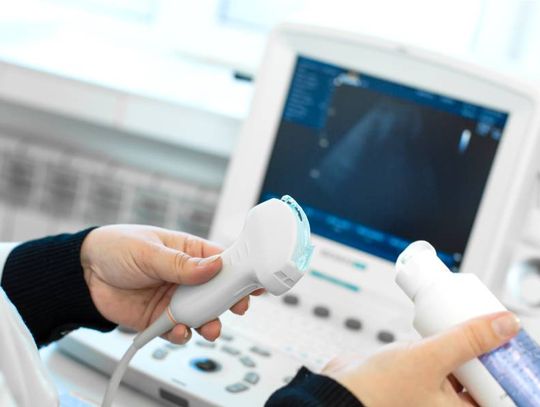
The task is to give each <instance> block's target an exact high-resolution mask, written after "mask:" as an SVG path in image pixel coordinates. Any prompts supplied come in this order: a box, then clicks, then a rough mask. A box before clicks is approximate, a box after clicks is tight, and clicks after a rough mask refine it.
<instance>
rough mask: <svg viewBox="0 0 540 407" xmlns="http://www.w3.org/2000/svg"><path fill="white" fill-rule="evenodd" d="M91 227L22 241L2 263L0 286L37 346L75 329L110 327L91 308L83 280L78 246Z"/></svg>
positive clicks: (105, 329)
mask: <svg viewBox="0 0 540 407" xmlns="http://www.w3.org/2000/svg"><path fill="white" fill-rule="evenodd" d="M93 229H94V228H90V229H86V230H84V231H82V232H79V233H75V234H63V235H58V236H52V237H46V238H43V239H38V240H33V241H30V242H26V243H23V244H21V245H19V246H17V247H16V248H15V249H14V250H13V251H12V252H11V253H10V255H9V257H8V259H7V261H6V264H5V266H4V274H3V276H2V287H3V288H4V291H5V292H6V294H7V296H8V297H9V299H10V300H11V302H12V303H13V304H14V305H15V307H16V308H17V310H18V311H19V313H20V314H21V316H22V319H23V321H24V322H25V324H26V325H27V326H28V329H29V330H30V332H31V333H32V335H33V337H34V340H35V341H36V343H37V345H38V346H42V345H45V344H47V343H49V342H52V341H54V340H56V339H59V338H60V337H61V336H63V335H65V334H66V333H68V332H70V331H71V330H73V329H76V328H78V327H81V326H85V327H89V328H94V329H98V330H101V331H107V330H112V329H113V328H114V327H115V324H113V323H112V322H110V321H108V320H106V319H105V318H103V317H102V316H101V314H100V313H99V312H98V310H97V309H96V307H95V305H94V303H93V302H92V298H91V296H90V292H89V290H88V286H87V285H86V281H85V280H84V274H83V269H82V266H81V260H80V252H81V246H82V243H83V241H84V239H85V238H86V236H87V235H88V234H89V233H90V232H91V231H92V230H93Z"/></svg>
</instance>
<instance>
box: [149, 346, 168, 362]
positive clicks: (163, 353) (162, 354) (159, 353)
mask: <svg viewBox="0 0 540 407" xmlns="http://www.w3.org/2000/svg"><path fill="white" fill-rule="evenodd" d="M168 354H169V352H168V351H167V349H163V348H157V349H156V350H155V351H154V352H153V353H152V357H153V358H154V359H156V360H163V359H165V358H166V357H167V355H168Z"/></svg>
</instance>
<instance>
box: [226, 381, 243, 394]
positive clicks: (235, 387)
mask: <svg viewBox="0 0 540 407" xmlns="http://www.w3.org/2000/svg"><path fill="white" fill-rule="evenodd" d="M247 389H249V387H248V386H246V385H245V384H244V383H234V384H229V385H228V386H227V387H225V390H227V391H228V392H229V393H240V392H242V391H245V390H247Z"/></svg>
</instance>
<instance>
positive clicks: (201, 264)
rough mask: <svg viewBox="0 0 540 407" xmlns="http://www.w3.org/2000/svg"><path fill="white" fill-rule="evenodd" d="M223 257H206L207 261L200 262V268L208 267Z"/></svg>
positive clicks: (217, 255)
mask: <svg viewBox="0 0 540 407" xmlns="http://www.w3.org/2000/svg"><path fill="white" fill-rule="evenodd" d="M220 257H221V256H220V255H219V254H215V255H213V256H210V257H206V258H205V259H201V260H199V266H208V265H209V264H211V263H213V262H215V261H216V260H217V259H219V258H220Z"/></svg>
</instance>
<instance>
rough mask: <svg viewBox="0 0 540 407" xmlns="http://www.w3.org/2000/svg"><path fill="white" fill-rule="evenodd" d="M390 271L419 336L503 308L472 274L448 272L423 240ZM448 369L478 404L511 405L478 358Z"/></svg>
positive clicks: (400, 257) (412, 246) (405, 253)
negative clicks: (410, 302) (412, 307)
mask: <svg viewBox="0 0 540 407" xmlns="http://www.w3.org/2000/svg"><path fill="white" fill-rule="evenodd" d="M396 271H397V274H396V282H397V284H398V285H399V286H400V287H401V288H402V289H403V291H404V292H405V293H406V294H407V295H408V296H409V297H410V298H411V300H413V301H414V304H415V313H414V322H413V325H414V327H415V329H416V330H417V331H418V333H420V335H422V336H424V337H425V336H430V335H434V334H436V333H439V332H441V331H444V330H446V329H448V328H450V327H452V326H455V325H457V324H460V323H462V322H465V321H466V320H468V319H471V318H475V317H478V316H481V315H485V314H490V313H493V312H499V311H505V310H506V308H505V307H504V306H503V305H502V304H501V302H500V301H499V300H498V299H497V298H496V297H495V296H494V295H493V294H492V293H491V292H490V291H489V289H488V288H487V287H486V286H485V285H484V284H483V283H482V282H481V281H480V279H479V278H478V277H477V276H476V275H474V274H470V273H452V272H450V271H449V270H448V268H447V267H446V266H445V264H444V263H443V262H442V261H441V260H440V259H439V258H438V257H437V255H436V252H435V249H434V248H433V247H432V246H431V245H430V244H429V243H427V242H423V241H418V242H415V243H412V244H411V245H409V247H408V248H407V249H405V251H404V252H403V253H401V255H400V256H399V257H398V260H397V262H396ZM453 373H454V375H455V376H456V377H457V379H458V380H459V381H460V383H461V384H463V385H464V386H465V388H466V389H467V390H468V391H469V392H470V393H471V395H472V396H473V398H474V399H475V400H476V401H477V402H478V403H479V404H480V405H481V406H489V407H511V406H515V404H514V402H513V401H512V400H511V399H510V397H509V396H508V395H507V394H506V392H505V391H504V390H503V389H502V387H501V386H500V385H499V384H498V383H497V381H496V380H495V379H494V378H493V376H492V375H491V374H490V373H489V371H488V370H487V369H486V368H485V367H484V366H483V365H482V363H481V362H480V361H479V360H478V359H474V360H471V361H470V362H468V363H466V364H464V365H463V366H461V367H460V368H459V369H457V370H456V371H455V372H453Z"/></svg>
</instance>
